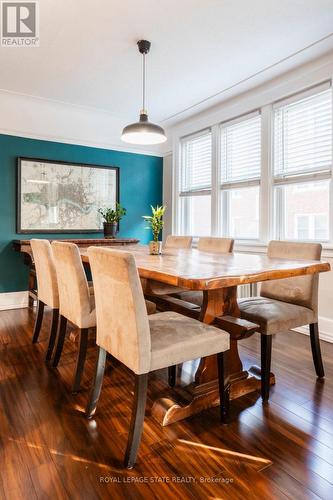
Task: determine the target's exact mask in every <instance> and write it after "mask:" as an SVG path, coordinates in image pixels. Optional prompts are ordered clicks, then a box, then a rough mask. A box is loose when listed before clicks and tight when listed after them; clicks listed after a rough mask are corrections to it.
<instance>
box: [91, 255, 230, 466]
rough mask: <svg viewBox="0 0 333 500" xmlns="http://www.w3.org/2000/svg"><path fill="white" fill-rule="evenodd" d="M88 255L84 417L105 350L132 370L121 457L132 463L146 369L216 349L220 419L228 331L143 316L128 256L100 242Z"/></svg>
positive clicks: (224, 405)
mask: <svg viewBox="0 0 333 500" xmlns="http://www.w3.org/2000/svg"><path fill="white" fill-rule="evenodd" d="M88 255H89V262H90V267H91V271H92V277H93V282H94V287H95V299H96V314H97V332H96V343H97V345H98V347H99V354H98V359H97V364H96V373H95V378H94V382H93V385H92V390H91V395H90V400H89V403H88V406H87V416H88V417H90V416H92V415H93V414H94V412H95V409H96V404H97V401H98V398H99V395H100V391H101V385H102V381H103V372H104V363H105V357H106V353H107V352H108V353H110V354H112V356H114V357H115V358H116V359H118V360H119V361H120V362H121V363H123V364H124V365H125V366H127V367H128V368H129V369H130V370H131V371H132V372H133V373H134V375H135V393H134V406H133V412H132V418H131V424H130V432H129V437H128V442H127V448H126V453H125V460H124V464H125V466H126V467H128V468H132V467H133V466H134V464H135V461H136V457H137V452H138V448H139V445H140V440H141V435H142V430H143V421H144V413H145V405H146V397H147V383H148V373H149V372H152V371H155V370H159V369H161V368H166V367H168V366H171V365H175V364H177V363H182V362H184V361H188V360H192V359H196V358H198V357H201V356H208V355H213V354H217V361H218V374H219V389H220V408H221V419H222V421H226V419H227V418H228V402H229V384H228V381H227V380H226V378H225V376H224V353H225V351H227V350H228V349H229V335H228V334H227V333H226V332H224V331H222V330H219V329H217V328H215V327H212V326H209V325H206V324H204V323H200V322H199V321H197V320H194V319H192V318H187V317H185V316H182V315H180V314H177V313H174V312H162V313H157V314H153V315H151V316H148V315H147V312H146V308H145V303H144V296H143V292H142V288H141V284H140V279H139V275H138V271H137V268H136V265H135V259H134V256H133V255H132V254H131V253H129V252H123V251H119V250H113V249H110V248H100V247H90V248H89V249H88Z"/></svg>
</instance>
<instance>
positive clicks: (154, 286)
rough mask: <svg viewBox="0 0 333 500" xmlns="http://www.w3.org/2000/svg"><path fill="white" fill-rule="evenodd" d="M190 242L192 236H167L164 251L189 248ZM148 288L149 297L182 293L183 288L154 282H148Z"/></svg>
mask: <svg viewBox="0 0 333 500" xmlns="http://www.w3.org/2000/svg"><path fill="white" fill-rule="evenodd" d="M192 240H193V238H192V236H175V235H173V234H169V236H167V239H166V241H165V245H164V249H165V250H168V249H172V248H179V249H180V248H191V246H192ZM148 286H149V288H148V290H149V294H151V295H169V294H171V293H176V292H182V291H183V290H184V288H181V287H176V286H173V285H167V284H165V283H160V282H159V281H155V280H149V283H148Z"/></svg>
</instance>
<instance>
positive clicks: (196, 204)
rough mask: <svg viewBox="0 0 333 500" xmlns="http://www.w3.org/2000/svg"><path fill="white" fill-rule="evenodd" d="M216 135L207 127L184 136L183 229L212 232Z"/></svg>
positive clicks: (194, 232) (203, 233)
mask: <svg viewBox="0 0 333 500" xmlns="http://www.w3.org/2000/svg"><path fill="white" fill-rule="evenodd" d="M211 184H212V135H211V131H210V130H208V131H204V132H201V133H200V134H197V135H195V136H191V137H187V138H185V139H183V141H182V145H181V169H180V193H179V195H180V200H179V201H180V203H179V207H180V214H181V217H180V219H181V220H180V225H181V233H182V234H189V235H193V236H207V235H210V233H211Z"/></svg>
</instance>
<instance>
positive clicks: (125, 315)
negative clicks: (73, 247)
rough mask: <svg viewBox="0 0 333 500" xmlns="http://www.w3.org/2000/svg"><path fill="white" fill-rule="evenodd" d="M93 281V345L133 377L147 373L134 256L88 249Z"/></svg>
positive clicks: (147, 345)
mask: <svg viewBox="0 0 333 500" xmlns="http://www.w3.org/2000/svg"><path fill="white" fill-rule="evenodd" d="M88 255H89V262H90V267H91V272H92V277H93V282H94V289H95V301H96V316H97V333H96V343H97V345H99V346H100V347H102V348H103V349H105V350H106V351H107V352H109V353H110V354H112V356H114V357H115V358H117V359H119V361H121V362H122V363H124V364H125V365H126V366H128V368H130V369H131V370H132V371H133V372H134V373H136V374H138V375H139V374H142V373H148V372H149V370H150V361H151V342H150V329H149V322H148V315H147V310H146V306H145V301H144V297H143V292H142V288H141V283H140V279H139V275H138V271H137V268H136V265H135V259H134V256H133V255H132V254H131V253H129V252H123V251H120V250H113V249H112V248H100V247H90V248H88Z"/></svg>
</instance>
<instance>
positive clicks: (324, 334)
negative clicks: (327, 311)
mask: <svg viewBox="0 0 333 500" xmlns="http://www.w3.org/2000/svg"><path fill="white" fill-rule="evenodd" d="M318 323H319V337H320V340H325V341H326V342H330V343H333V320H332V319H330V318H325V317H324V316H320V317H319V320H318ZM294 330H295V331H296V332H299V333H302V334H303V335H310V333H309V328H308V327H307V326H301V327H299V328H294Z"/></svg>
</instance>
